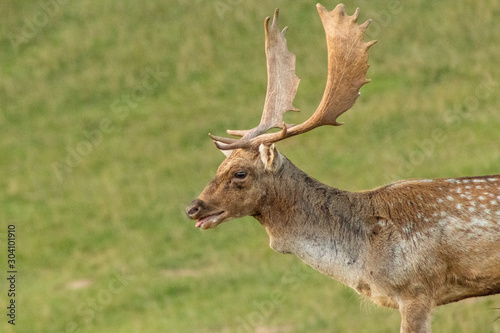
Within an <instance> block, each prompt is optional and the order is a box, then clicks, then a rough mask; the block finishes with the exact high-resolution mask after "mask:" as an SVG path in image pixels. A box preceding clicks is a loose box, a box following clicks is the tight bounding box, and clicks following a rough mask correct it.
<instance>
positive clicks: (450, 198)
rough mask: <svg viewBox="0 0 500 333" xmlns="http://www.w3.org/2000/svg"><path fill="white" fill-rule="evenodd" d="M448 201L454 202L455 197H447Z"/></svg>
mask: <svg viewBox="0 0 500 333" xmlns="http://www.w3.org/2000/svg"><path fill="white" fill-rule="evenodd" d="M446 199H448V200H450V201H453V200H454V199H453V197H452V196H451V195H449V196H447V197H446Z"/></svg>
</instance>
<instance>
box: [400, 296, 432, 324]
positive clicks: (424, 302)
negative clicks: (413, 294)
mask: <svg viewBox="0 0 500 333" xmlns="http://www.w3.org/2000/svg"><path fill="white" fill-rule="evenodd" d="M399 312H400V313H401V331H400V332H401V333H430V332H431V312H432V302H431V300H429V299H419V298H417V299H415V298H413V299H409V300H404V301H402V302H400V306H399Z"/></svg>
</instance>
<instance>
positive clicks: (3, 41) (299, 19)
mask: <svg viewBox="0 0 500 333" xmlns="http://www.w3.org/2000/svg"><path fill="white" fill-rule="evenodd" d="M315 4H316V2H315V1H306V0H302V1H293V2H291V1H284V0H273V1H265V2H249V1H242V0H218V1H201V0H192V1H184V0H180V1H174V0H167V1H142V2H140V1H130V0H124V1H101V2H98V1H77V2H73V1H66V0H39V1H13V0H4V1H2V2H1V3H0V13H1V14H0V15H1V17H2V19H1V20H0V37H1V38H0V129H1V134H0V135H1V140H0V168H1V170H2V171H3V177H1V179H0V207H1V208H0V248H1V249H2V251H0V252H1V253H2V255H0V262H1V264H0V267H1V268H2V271H1V273H0V278H1V279H0V280H2V281H3V282H2V283H0V295H1V296H0V301H1V303H2V305H1V308H3V309H4V310H3V311H2V316H1V318H3V319H2V321H1V322H0V331H2V332H258V333H271V332H397V331H399V321H400V319H399V313H398V312H397V311H394V310H388V309H383V308H380V307H376V306H374V305H371V304H370V303H369V302H367V301H365V300H363V299H362V298H361V297H360V296H357V295H356V294H355V292H354V291H352V290H350V289H348V288H346V287H344V286H342V285H341V284H340V283H338V282H336V281H333V280H331V279H329V278H327V277H324V276H322V275H321V274H320V273H318V272H316V271H314V270H313V269H311V268H309V267H307V266H305V265H304V264H303V263H302V262H300V260H299V259H297V258H295V257H292V256H283V255H279V254H277V253H275V252H273V251H272V250H271V249H270V248H269V247H268V241H269V240H268V236H267V234H266V232H265V230H264V229H263V228H262V227H261V226H260V225H259V224H258V223H257V222H256V221H255V220H253V219H251V218H243V219H239V220H236V221H233V222H230V223H225V224H223V225H221V226H219V227H218V228H216V229H214V230H209V231H200V230H198V229H195V228H194V222H193V221H189V220H188V219H187V218H186V217H185V214H184V208H185V206H186V205H187V204H189V203H190V202H191V200H192V199H194V198H195V197H196V196H197V195H198V194H199V193H200V192H201V190H202V189H203V188H204V186H205V184H206V183H207V182H208V181H209V180H210V179H211V177H212V176H213V174H214V173H215V170H216V168H217V166H218V165H219V164H220V162H221V161H222V160H223V155H222V154H221V153H220V152H218V151H217V150H216V149H215V148H214V146H213V144H212V142H211V140H209V138H208V136H207V133H209V132H211V133H215V134H223V133H224V131H225V129H227V128H250V127H252V126H254V125H256V124H257V123H258V121H259V119H260V114H261V110H262V106H263V102H264V95H265V89H266V65H265V54H264V31H263V21H264V18H265V17H266V16H270V15H272V13H273V11H274V9H275V8H276V7H279V8H280V24H281V26H282V27H284V26H285V25H287V26H289V30H288V33H287V38H288V46H289V49H290V50H291V51H293V52H294V53H295V54H296V55H297V74H298V75H299V77H301V79H302V80H301V83H300V86H299V90H298V94H297V98H296V99H295V102H294V105H295V106H296V107H298V108H300V109H301V110H302V112H301V113H300V114H297V113H294V114H290V115H287V122H291V123H299V122H301V121H303V120H305V119H306V118H307V117H309V116H310V115H311V114H312V112H313V111H314V110H315V109H316V106H317V104H318V102H319V100H320V98H321V96H322V93H323V88H324V85H325V82H326V68H327V67H326V66H327V65H326V43H325V37H324V32H323V28H322V26H321V22H320V20H319V17H318V15H317V12H316V8H315ZM322 4H323V5H324V6H326V7H327V8H328V9H329V10H331V9H333V8H334V7H335V6H336V4H337V3H336V2H332V1H326V2H323V3H322ZM345 5H346V10H347V12H348V13H349V14H351V13H353V12H354V10H355V9H356V7H360V8H361V12H360V18H359V21H360V22H363V21H365V20H366V19H368V18H372V19H373V22H372V24H371V27H370V28H369V29H368V31H367V33H366V35H367V36H366V40H372V39H376V40H378V43H377V44H376V45H375V46H374V47H372V48H371V50H370V65H371V67H370V70H369V71H368V77H369V78H371V79H372V80H373V81H372V82H371V83H370V84H368V85H366V86H364V87H363V88H362V91H361V97H360V98H359V99H358V101H357V102H356V104H355V106H354V107H353V109H352V110H350V111H349V112H347V113H346V114H345V115H343V116H342V117H341V121H343V122H345V125H343V126H341V127H336V128H332V127H330V128H320V129H317V130H315V131H313V132H311V133H308V134H306V135H303V136H301V137H297V138H293V139H289V140H287V141H286V142H282V143H280V144H279V148H280V150H281V151H282V152H283V153H284V154H285V155H287V156H288V157H289V158H290V159H291V160H292V161H293V162H294V163H295V164H296V165H297V166H299V167H300V168H301V169H303V170H304V171H306V172H307V173H308V174H310V175H311V176H313V177H315V178H317V179H319V180H321V181H323V182H325V183H327V184H329V185H332V186H335V187H338V188H340V189H344V190H350V191H358V190H364V189H370V188H373V187H376V186H380V185H383V184H387V183H390V182H392V181H395V180H398V179H404V178H431V177H432V178H437V177H459V176H472V175H487V174H498V173H500V147H499V145H498V142H499V140H500V132H499V129H500V100H499V98H498V92H499V87H500V81H499V78H500V66H498V64H499V57H500V43H499V41H500V2H499V1H496V0H485V1H468V0H463V1H451V0H446V1H423V0H421V1H411V2H409V1H397V0H391V1H367V0H364V1H363V0H360V1H345ZM8 225H14V226H15V227H16V235H17V236H16V269H17V271H18V274H17V284H16V288H17V293H16V299H15V300H16V313H17V317H16V325H15V327H14V326H12V325H10V324H8V323H7V320H8V317H6V313H7V311H6V306H7V304H8V303H7V302H8V301H9V298H8V297H7V289H8V284H7V282H8V281H7V280H6V278H7V273H6V271H7V268H6V267H7V254H8V253H7V250H6V248H7V246H6V242H7V241H6V240H7V226H8ZM499 307H500V298H499V297H498V296H494V297H489V298H482V299H471V300H466V301H462V302H459V303H456V304H452V305H448V306H446V307H441V308H438V309H436V311H435V313H434V318H433V329H434V330H435V331H436V332H481V333H484V332H500V320H497V321H494V320H495V318H497V316H498V315H499V314H500V310H498V308H499ZM495 308H496V309H495ZM4 312H5V313H4Z"/></svg>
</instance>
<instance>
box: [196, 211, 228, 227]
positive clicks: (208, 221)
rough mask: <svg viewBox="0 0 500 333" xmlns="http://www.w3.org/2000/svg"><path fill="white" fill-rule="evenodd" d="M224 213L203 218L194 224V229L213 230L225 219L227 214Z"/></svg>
mask: <svg viewBox="0 0 500 333" xmlns="http://www.w3.org/2000/svg"><path fill="white" fill-rule="evenodd" d="M225 213H226V212H225V211H222V212H219V213H215V214H212V215H208V216H205V217H204V218H201V219H199V220H198V221H197V222H196V225H195V227H196V228H200V229H211V228H215V227H216V226H218V225H219V224H221V223H222V222H224V220H225V219H226V216H227V214H225Z"/></svg>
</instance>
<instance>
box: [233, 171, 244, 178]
mask: <svg viewBox="0 0 500 333" xmlns="http://www.w3.org/2000/svg"><path fill="white" fill-rule="evenodd" d="M246 177H247V173H246V172H245V171H238V172H236V173H235V174H234V178H236V179H245V178H246Z"/></svg>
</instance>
